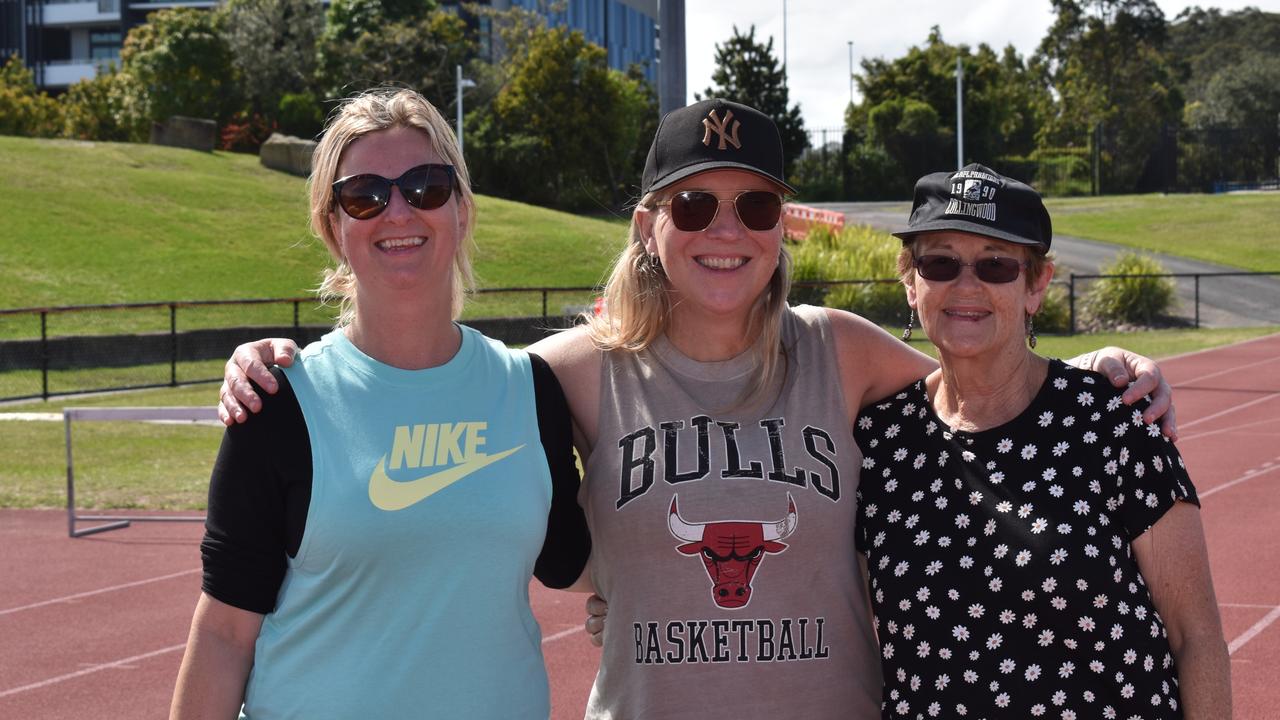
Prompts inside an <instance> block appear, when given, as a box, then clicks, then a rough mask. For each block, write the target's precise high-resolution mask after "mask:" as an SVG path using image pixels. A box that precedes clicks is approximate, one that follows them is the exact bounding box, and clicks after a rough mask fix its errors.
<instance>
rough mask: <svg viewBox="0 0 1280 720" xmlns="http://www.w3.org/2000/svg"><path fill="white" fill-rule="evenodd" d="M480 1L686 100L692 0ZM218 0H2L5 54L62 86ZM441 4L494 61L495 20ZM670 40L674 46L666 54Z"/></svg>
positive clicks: (673, 100)
mask: <svg viewBox="0 0 1280 720" xmlns="http://www.w3.org/2000/svg"><path fill="white" fill-rule="evenodd" d="M320 1H321V2H323V3H324V4H328V3H327V0H320ZM480 4H482V5H490V6H492V7H494V8H496V9H498V10H505V9H509V8H511V7H522V8H525V9H528V10H532V11H534V12H538V13H540V14H542V15H544V16H545V17H546V18H547V20H548V21H549V22H550V23H551V24H552V25H557V26H559V25H567V26H569V27H572V28H574V29H578V30H582V32H583V34H584V35H585V36H586V38H587V40H589V41H591V42H594V43H596V44H597V45H600V46H601V47H603V48H605V50H606V51H607V52H608V54H609V66H610V67H613V68H617V69H618V70H622V71H626V70H627V69H629V68H630V67H631V66H633V65H635V66H639V67H640V68H641V69H642V70H643V72H644V74H645V77H647V78H648V79H649V81H650V82H652V83H654V85H655V86H656V87H658V89H659V98H660V102H661V104H662V108H663V111H664V112H665V111H666V110H667V109H670V108H675V107H680V106H682V105H684V96H685V82H684V75H685V59H684V0H568V1H567V2H562V3H558V4H557V7H559V9H557V10H555V11H552V10H548V9H546V8H547V7H548V6H549V5H550V4H549V3H547V2H546V1H545V0H480ZM215 5H217V2H216V1H215V0H0V56H3V57H4V58H8V57H9V56H10V55H12V54H14V53H17V54H18V55H20V56H21V57H22V58H23V60H24V61H25V62H26V63H27V65H28V66H30V67H31V69H32V72H33V74H34V75H35V81H36V86H37V87H39V88H41V89H43V90H48V91H50V92H59V91H61V90H64V89H66V88H67V87H68V86H70V85H71V84H72V83H75V82H77V81H79V80H83V79H86V78H89V77H92V76H93V75H94V74H95V73H96V72H97V71H98V69H99V68H101V67H104V66H105V65H107V64H110V63H113V62H119V58H120V46H121V43H122V42H123V39H124V36H125V34H126V33H128V31H129V29H130V28H132V27H134V26H135V25H140V24H142V23H143V22H145V21H146V16H147V13H150V12H153V11H155V10H160V9H163V8H171V7H197V8H212V7H214V6H215ZM440 5H441V6H442V7H443V8H445V9H451V10H453V11H454V12H459V13H461V14H462V15H463V16H464V17H466V18H467V20H468V22H470V23H472V24H473V26H474V27H476V29H477V33H478V35H479V37H480V41H481V52H482V54H483V55H485V56H486V57H487V58H489V59H492V57H493V53H494V48H495V40H496V38H495V37H494V35H495V34H494V33H493V32H492V31H491V29H490V28H489V26H488V21H487V19H484V18H474V17H469V16H468V14H467V13H466V12H465V10H462V9H461V5H462V3H461V1H460V0H440ZM660 36H661V37H660ZM664 44H665V47H666V48H668V52H665V53H660V52H659V48H660V47H662V46H663V45H664Z"/></svg>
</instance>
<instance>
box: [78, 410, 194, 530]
mask: <svg viewBox="0 0 1280 720" xmlns="http://www.w3.org/2000/svg"><path fill="white" fill-rule="evenodd" d="M73 420H132V421H143V422H173V423H178V422H201V421H210V420H211V421H217V420H218V411H217V410H216V409H215V408H213V407H100V408H83V407H80V408H64V409H63V411H62V422H63V426H64V428H65V430H66V438H67V535H68V536H69V537H73V538H77V537H84V536H85V535H93V534H94V533H100V532H106V531H108V530H119V529H120V528H126V527H129V524H130V523H131V522H204V516H203V515H201V516H198V517H197V516H192V515H167V516H164V515H80V514H78V513H77V512H76V473H75V461H74V459H73V454H72V450H71V423H72V421H73ZM84 521H92V522H102V523H104V524H102V525H95V526H93V527H87V528H84V529H79V528H77V527H76V523H78V522H84Z"/></svg>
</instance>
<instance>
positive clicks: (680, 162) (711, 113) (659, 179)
mask: <svg viewBox="0 0 1280 720" xmlns="http://www.w3.org/2000/svg"><path fill="white" fill-rule="evenodd" d="M719 168H732V169H736V170H746V171H748V172H753V173H755V174H757V175H760V176H761V177H765V178H768V179H769V180H772V181H773V182H775V183H777V184H779V185H781V186H782V187H784V188H786V190H787V192H791V193H794V192H795V188H793V187H791V186H790V185H788V184H787V182H786V181H785V180H783V179H782V139H781V138H780V137H779V136H778V126H777V125H774V123H773V120H771V119H770V118H769V117H768V116H767V115H765V114H764V113H762V112H760V111H759V110H756V109H755V108H752V107H747V106H746V105H743V104H741V103H736V102H730V101H729V100H722V99H720V98H711V99H709V100H703V101H702V102H697V103H694V104H692V105H687V106H685V107H682V108H680V109H679V110H672V111H671V112H669V113H667V114H666V115H664V116H663V117H662V120H661V121H659V123H658V132H657V133H655V134H654V136H653V145H650V146H649V157H648V158H647V159H646V160H645V163H644V175H643V177H642V179H641V183H640V191H641V193H642V194H648V193H651V192H653V191H655V190H661V189H662V188H664V187H667V186H668V185H671V184H672V183H676V182H679V181H681V180H683V179H685V178H687V177H689V176H690V175H695V174H697V173H700V172H704V171H706V170H716V169H719Z"/></svg>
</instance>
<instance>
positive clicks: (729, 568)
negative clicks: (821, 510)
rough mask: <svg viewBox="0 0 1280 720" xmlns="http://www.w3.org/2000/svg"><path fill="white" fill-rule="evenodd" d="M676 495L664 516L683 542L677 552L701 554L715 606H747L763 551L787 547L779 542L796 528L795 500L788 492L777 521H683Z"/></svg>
mask: <svg viewBox="0 0 1280 720" xmlns="http://www.w3.org/2000/svg"><path fill="white" fill-rule="evenodd" d="M678 497H679V496H672V498H671V511H670V513H668V515H667V525H668V527H669V528H670V529H671V534H672V535H674V536H675V538H676V539H677V540H679V541H681V542H682V543H683V544H682V545H677V546H676V551H677V552H680V553H682V554H684V555H700V556H701V557H702V564H703V565H704V566H706V569H707V575H708V576H710V578H711V586H712V587H711V593H712V598H713V599H714V600H715V602H716V605H719V606H720V607H722V608H730V609H737V608H741V607H746V605H747V603H748V602H750V601H751V578H752V577H754V576H755V574H756V570H757V569H758V568H759V567H760V562H761V561H762V560H764V556H765V554H766V553H774V554H776V553H780V552H782V551H783V550H786V549H787V545H786V544H785V543H783V542H781V541H782V540H785V539H786V538H787V536H789V535H790V534H791V533H793V532H795V530H796V520H797V513H796V503H795V501H794V500H792V499H791V493H787V515H786V517H784V518H783V519H782V520H778V521H777V522H758V521H757V522H748V521H740V520H728V521H719V522H707V523H689V522H685V520H684V518H682V517H680V509H679V508H678V507H677V506H676V501H677V499H678Z"/></svg>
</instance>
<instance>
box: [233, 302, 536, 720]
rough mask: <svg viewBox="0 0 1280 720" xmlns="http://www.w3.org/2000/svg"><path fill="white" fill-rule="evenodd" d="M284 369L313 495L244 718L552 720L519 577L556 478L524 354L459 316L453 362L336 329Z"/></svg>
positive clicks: (528, 565) (267, 625)
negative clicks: (396, 355)
mask: <svg viewBox="0 0 1280 720" xmlns="http://www.w3.org/2000/svg"><path fill="white" fill-rule="evenodd" d="M285 372H286V375H287V376H288V378H289V382H290V384H291V385H292V386H293V389H294V392H295V393H296V394H297V397H298V403H299V405H300V406H301V407H302V414H303V417H304V418H305V419H306V423H307V431H308V434H309V436H310V440H311V452H312V465H313V481H312V486H311V503H310V507H309V509H308V512H307V523H306V531H305V533H304V535H303V538H302V544H301V547H300V548H299V550H298V555H297V557H296V558H293V559H291V560H290V562H289V566H288V572H287V574H286V576H285V579H284V583H283V585H282V586H281V589H280V595H279V599H278V602H277V605H276V609H275V610H274V611H273V612H271V613H269V614H268V615H267V616H266V618H265V620H264V622H263V624H262V631H261V633H260V635H259V638H258V642H257V647H256V655H255V658H254V667H253V671H252V673H251V675H250V678H249V684H248V687H247V689H246V693H245V705H244V710H243V715H242V716H243V717H247V718H253V719H254V720H259V719H271V718H308V719H313V718H357V717H360V718H502V719H503V720H506V719H508V718H540V719H544V718H546V717H547V716H548V714H549V700H548V690H547V675H546V669H545V667H544V665H543V660H542V649H541V632H540V631H539V628H538V625H537V623H536V621H535V620H534V618H533V614H532V612H531V611H530V609H529V592H528V587H529V580H530V578H531V577H532V574H533V565H534V561H535V560H536V559H537V556H538V552H539V550H540V549H541V547H542V542H543V538H544V535H545V532H546V523H547V512H548V510H549V508H550V503H551V478H550V474H549V472H548V470H547V465H546V456H545V454H544V452H543V449H542V445H541V443H540V441H539V433H538V422H537V411H536V406H535V399H534V392H533V376H532V371H531V368H530V364H529V358H528V356H527V355H526V354H525V353H523V352H521V351H513V350H508V349H507V348H505V347H503V346H502V345H501V344H500V343H498V342H495V341H492V340H489V339H488V338H485V337H484V336H483V335H480V334H479V333H477V332H475V331H474V330H471V329H469V328H466V327H463V328H462V345H461V348H460V349H459V351H458V353H457V355H456V356H455V357H454V358H453V359H452V360H450V361H449V362H448V363H446V364H445V365H442V366H440V367H437V368H431V369H429V370H417V371H409V370H400V369H397V368H393V367H390V366H388V365H384V364H382V363H379V362H377V361H375V360H373V359H372V358H369V357H368V356H366V355H364V354H363V353H362V352H360V351H359V350H358V349H357V348H356V347H355V346H354V345H352V344H351V342H350V341H349V340H348V339H347V338H346V336H345V335H344V334H343V333H342V331H340V330H337V331H334V332H331V333H329V334H328V335H326V336H325V337H324V338H322V339H321V340H319V341H318V342H316V343H313V344H311V345H308V346H307V347H306V349H304V350H303V351H302V353H301V354H300V355H299V356H298V359H297V360H296V361H295V363H294V365H293V367H291V368H288V369H287V370H286V371H285Z"/></svg>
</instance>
